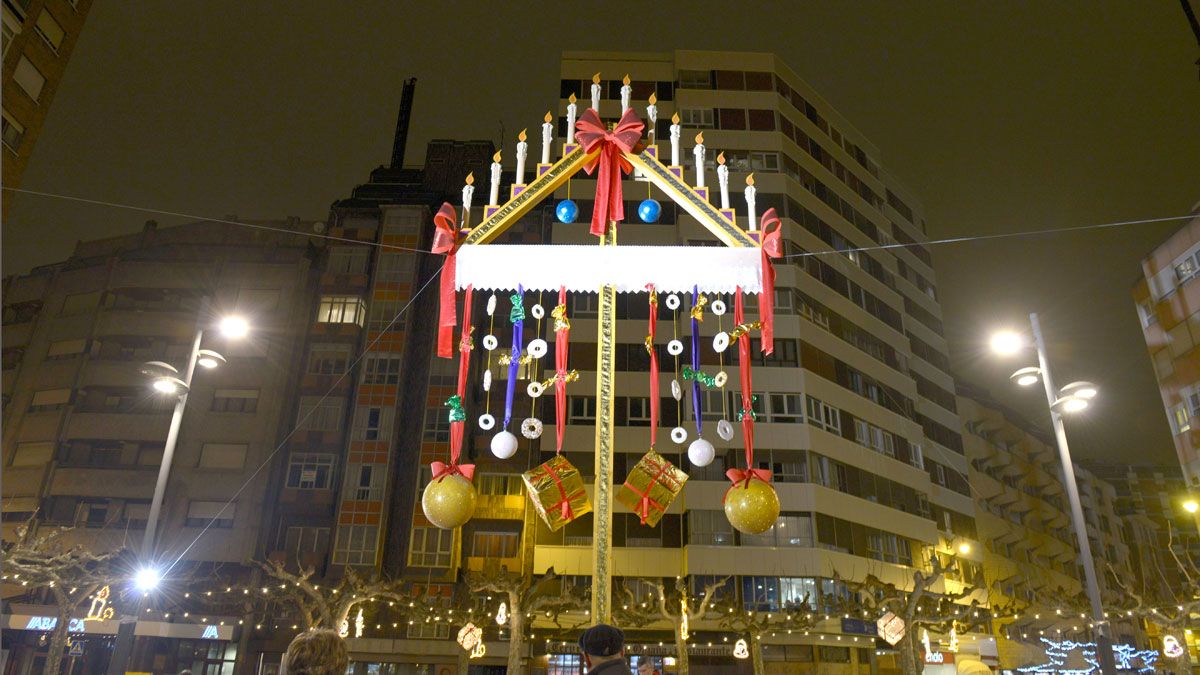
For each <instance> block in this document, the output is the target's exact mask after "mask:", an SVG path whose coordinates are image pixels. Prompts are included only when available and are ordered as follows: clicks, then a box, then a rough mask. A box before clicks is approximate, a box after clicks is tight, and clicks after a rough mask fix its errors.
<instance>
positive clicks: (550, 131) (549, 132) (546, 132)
mask: <svg viewBox="0 0 1200 675" xmlns="http://www.w3.org/2000/svg"><path fill="white" fill-rule="evenodd" d="M545 119H546V121H545V122H543V123H542V164H549V163H550V144H551V143H553V142H554V123H553V122H551V121H550V120H552V119H554V117H552V116H551V115H550V111H549V110H547V111H546V118H545Z"/></svg>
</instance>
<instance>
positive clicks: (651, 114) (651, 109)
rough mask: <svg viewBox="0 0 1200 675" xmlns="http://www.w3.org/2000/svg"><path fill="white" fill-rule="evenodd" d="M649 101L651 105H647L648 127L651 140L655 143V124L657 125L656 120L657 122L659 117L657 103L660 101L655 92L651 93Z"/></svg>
mask: <svg viewBox="0 0 1200 675" xmlns="http://www.w3.org/2000/svg"><path fill="white" fill-rule="evenodd" d="M648 103H649V104H650V105H647V106H646V128H647V129H649V130H650V132H649V136H650V142H651V143H653V142H654V126H655V124H654V122H655V120H657V119H658V106H657V105H655V104H656V103H658V97H657V96H655V95H654V94H650V100H649V101H648Z"/></svg>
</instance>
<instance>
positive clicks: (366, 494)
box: [346, 464, 385, 502]
mask: <svg viewBox="0 0 1200 675" xmlns="http://www.w3.org/2000/svg"><path fill="white" fill-rule="evenodd" d="M384 475H385V474H384V472H383V471H382V467H380V466H377V465H375V464H351V465H350V466H349V467H347V469H346V498H347V499H354V500H357V501H360V502H377V501H380V500H381V499H383V480H384Z"/></svg>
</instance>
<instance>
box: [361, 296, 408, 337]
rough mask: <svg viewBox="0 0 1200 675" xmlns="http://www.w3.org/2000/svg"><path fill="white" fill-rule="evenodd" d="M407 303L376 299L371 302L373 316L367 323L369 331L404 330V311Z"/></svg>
mask: <svg viewBox="0 0 1200 675" xmlns="http://www.w3.org/2000/svg"><path fill="white" fill-rule="evenodd" d="M404 306H405V303H404V302H403V301H401V300H380V299H379V298H375V299H374V300H372V301H371V315H370V319H368V321H367V330H370V331H375V332H383V331H385V330H386V331H393V330H404V315H402V314H401V312H403V311H404Z"/></svg>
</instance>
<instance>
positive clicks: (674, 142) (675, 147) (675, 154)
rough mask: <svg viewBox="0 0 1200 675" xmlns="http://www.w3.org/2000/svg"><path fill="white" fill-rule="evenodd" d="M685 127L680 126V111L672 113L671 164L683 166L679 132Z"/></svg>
mask: <svg viewBox="0 0 1200 675" xmlns="http://www.w3.org/2000/svg"><path fill="white" fill-rule="evenodd" d="M682 132H683V127H681V126H679V113H675V114H673V115H671V166H681V165H680V163H679V134H680V133H682Z"/></svg>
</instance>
